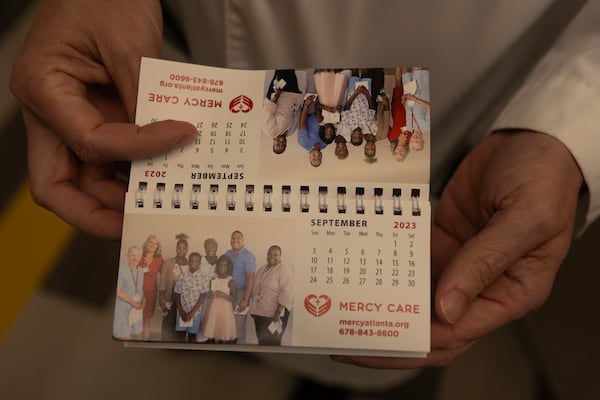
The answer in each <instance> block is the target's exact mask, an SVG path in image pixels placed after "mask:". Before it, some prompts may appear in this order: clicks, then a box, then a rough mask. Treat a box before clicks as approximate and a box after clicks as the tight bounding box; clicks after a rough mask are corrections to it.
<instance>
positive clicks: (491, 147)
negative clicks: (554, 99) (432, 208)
mask: <svg viewBox="0 0 600 400" xmlns="http://www.w3.org/2000/svg"><path fill="white" fill-rule="evenodd" d="M582 180H583V179H582V175H581V172H580V171H579V168H578V166H577V164H576V162H575V160H574V159H573V158H572V156H571V154H570V153H569V151H568V150H567V149H566V147H564V145H563V144H562V143H560V142H559V141H558V140H556V139H555V138H553V137H550V136H546V135H543V134H538V133H531V132H523V133H496V134H493V135H491V136H489V137H488V138H487V139H485V140H484V141H483V142H482V143H481V144H480V145H479V146H478V147H476V148H475V149H474V150H473V151H472V152H471V153H470V154H469V155H467V157H466V158H465V160H464V161H463V163H462V164H461V165H460V167H459V168H458V170H457V171H456V173H455V174H454V176H453V177H452V179H451V180H450V182H449V183H448V186H447V187H446V189H445V191H444V194H443V195H442V198H441V200H440V204H439V207H438V210H437V213H436V216H435V222H434V226H433V231H432V238H431V243H432V245H433V246H432V247H433V248H432V273H433V278H434V281H435V280H436V279H437V287H436V292H435V305H434V307H435V315H434V318H433V321H432V330H431V334H432V338H431V346H432V351H431V353H430V354H429V356H428V357H427V358H425V359H402V358H376V357H364V358H361V357H349V358H346V357H343V358H339V357H336V358H335V359H337V360H340V361H344V362H350V363H353V364H357V365H362V366H369V367H376V368H413V367H422V366H439V365H445V364H448V363H449V362H451V361H452V360H454V359H455V358H457V357H458V356H460V355H461V354H462V353H464V352H465V351H466V350H467V349H468V348H469V347H471V346H472V345H473V344H474V343H475V342H476V341H477V340H478V339H479V338H481V337H482V336H484V335H487V334H488V333H490V332H492V331H493V330H495V329H497V328H499V327H501V326H502V325H504V324H506V323H508V322H510V321H513V320H515V319H518V318H520V317H522V316H524V315H525V314H526V313H528V312H529V311H531V310H533V309H535V308H537V307H539V306H540V305H542V304H543V303H544V302H545V300H546V298H547V296H548V295H549V293H550V290H551V288H552V283H553V281H554V277H555V276H556V273H557V271H558V268H559V266H560V264H561V262H562V260H563V259H564V257H565V256H566V254H567V251H568V249H569V245H570V242H571V235H572V232H573V224H574V219H575V209H576V206H577V198H578V193H579V190H580V187H581V184H582Z"/></svg>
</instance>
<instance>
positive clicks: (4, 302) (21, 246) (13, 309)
mask: <svg viewBox="0 0 600 400" xmlns="http://www.w3.org/2000/svg"><path fill="white" fill-rule="evenodd" d="M74 233H75V229H74V228H73V227H71V226H70V225H68V224H66V223H65V222H63V221H62V220H61V219H59V218H58V217H57V216H55V215H54V214H52V213H51V212H49V211H47V210H45V209H42V208H41V207H39V206H37V205H36V204H35V203H34V202H33V200H32V199H31V196H30V194H29V188H28V186H27V183H23V184H22V185H21V187H20V188H19V190H18V192H17V193H16V195H15V196H14V197H13V198H12V200H11V201H10V203H9V204H8V206H7V207H6V208H5V209H4V211H3V214H2V215H0V247H2V260H1V261H0V263H1V266H0V268H1V269H2V272H1V273H0V276H2V283H1V285H0V287H1V288H2V290H0V304H1V306H0V310H2V312H0V340H2V338H3V337H4V335H5V334H6V331H7V330H8V328H9V327H10V324H11V323H12V321H13V319H14V318H15V317H16V316H17V314H18V312H19V310H20V309H21V307H22V306H23V305H24V304H25V302H26V301H27V300H28V299H29V296H30V295H31V294H32V292H33V291H34V290H35V289H37V287H38V286H39V284H40V283H41V282H42V280H43V278H44V277H45V275H46V273H47V272H48V271H49V270H50V268H51V267H52V266H53V265H54V264H55V263H56V262H57V260H58V257H60V256H61V254H62V252H63V251H64V249H65V247H66V246H67V245H68V243H69V241H70V240H71V238H72V237H73V235H74Z"/></svg>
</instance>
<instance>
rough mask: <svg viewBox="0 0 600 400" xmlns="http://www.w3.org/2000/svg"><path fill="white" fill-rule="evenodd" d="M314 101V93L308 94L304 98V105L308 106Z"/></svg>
mask: <svg viewBox="0 0 600 400" xmlns="http://www.w3.org/2000/svg"><path fill="white" fill-rule="evenodd" d="M314 101H315V95H310V96H308V97H307V98H306V99H304V106H305V107H310V106H311V105H312V103H314Z"/></svg>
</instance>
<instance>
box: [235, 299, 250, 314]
mask: <svg viewBox="0 0 600 400" xmlns="http://www.w3.org/2000/svg"><path fill="white" fill-rule="evenodd" d="M246 307H248V300H242V301H240V304H238V306H237V310H238V312H244V310H245V309H246Z"/></svg>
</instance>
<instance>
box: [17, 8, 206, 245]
mask: <svg viewBox="0 0 600 400" xmlns="http://www.w3.org/2000/svg"><path fill="white" fill-rule="evenodd" d="M161 37H162V15H161V9H160V5H159V1H157V0H130V1H125V2H122V1H117V0H107V1H102V2H98V1H79V0H46V1H43V2H42V4H41V5H40V8H39V11H38V15H37V17H36V18H35V20H34V22H33V24H32V26H31V30H30V32H29V35H28V37H27V40H26V42H25V44H24V47H23V50H22V52H21V54H20V55H19V57H18V59H17V61H16V63H15V66H14V68H13V73H12V76H11V82H10V88H11V90H12V92H13V93H14V95H15V96H16V97H17V99H18V100H19V101H20V102H21V105H22V108H23V117H24V120H25V124H26V127H27V135H28V156H29V175H30V176H29V179H30V180H29V184H30V188H31V193H32V196H33V198H34V200H35V201H36V202H38V203H39V204H40V205H42V206H44V207H46V208H48V209H50V210H51V211H53V212H55V213H56V214H57V215H59V216H60V217H61V218H63V219H65V220H66V221H68V222H69V223H71V224H73V225H75V226H76V227H78V228H80V229H81V230H83V231H85V232H88V233H91V234H94V235H98V236H102V237H107V238H118V237H120V235H121V226H122V219H123V206H124V195H125V191H126V185H125V184H124V183H123V182H122V181H120V180H117V179H116V178H115V172H116V167H117V164H116V163H115V161H119V160H120V161H123V160H132V159H136V158H143V157H147V156H150V155H156V154H159V153H163V152H166V151H168V150H170V149H172V148H174V147H176V146H177V145H179V144H182V143H185V142H187V141H190V140H193V138H194V136H195V129H194V127H193V126H192V125H190V124H187V123H183V122H175V121H163V122H157V123H153V124H149V125H147V126H144V127H139V126H136V125H134V124H131V123H130V122H131V121H133V116H134V111H135V102H136V92H137V82H138V74H139V63H140V57H141V56H150V57H157V56H158V55H159V49H160V46H161Z"/></svg>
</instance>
